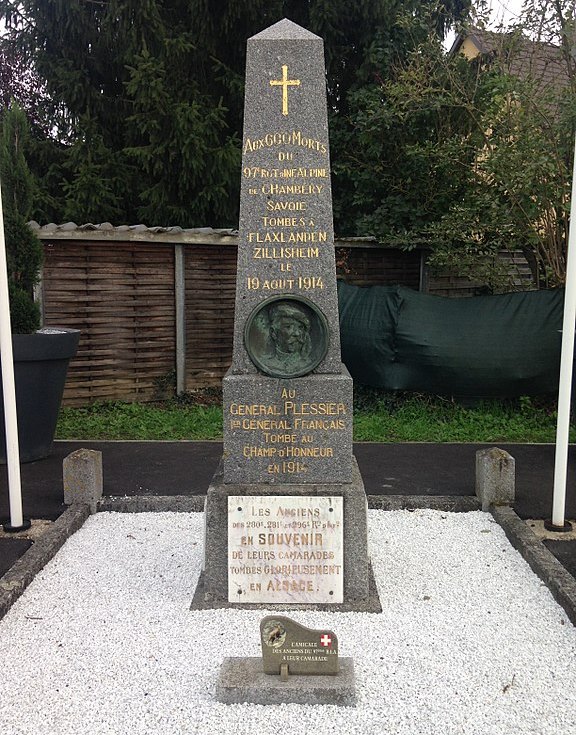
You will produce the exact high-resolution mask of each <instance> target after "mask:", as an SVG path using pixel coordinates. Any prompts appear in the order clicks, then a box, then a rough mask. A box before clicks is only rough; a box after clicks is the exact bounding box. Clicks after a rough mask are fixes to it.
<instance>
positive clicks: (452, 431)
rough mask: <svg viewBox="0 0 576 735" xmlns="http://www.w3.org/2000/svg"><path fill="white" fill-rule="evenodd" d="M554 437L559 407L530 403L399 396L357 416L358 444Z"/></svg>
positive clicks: (573, 433) (549, 439) (544, 439)
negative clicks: (471, 402)
mask: <svg viewBox="0 0 576 735" xmlns="http://www.w3.org/2000/svg"><path fill="white" fill-rule="evenodd" d="M555 437H556V411H555V407H554V406H553V405H552V404H550V403H541V404H538V403H535V402H532V401H531V400H530V399H527V398H523V399H520V400H517V401H482V402H480V403H478V404H476V405H472V406H466V405H462V404H459V403H456V402H454V401H450V400H447V399H442V398H437V397H429V396H421V395H411V396H407V397H402V396H398V397H396V398H394V397H392V398H388V399H386V398H384V399H380V400H379V401H376V403H375V404H374V405H372V406H370V407H367V408H360V409H359V410H358V411H357V412H356V413H355V416H354V439H355V440H356V441H382V442H554V441H555ZM575 440H576V430H575V429H574V428H573V429H572V431H571V441H575Z"/></svg>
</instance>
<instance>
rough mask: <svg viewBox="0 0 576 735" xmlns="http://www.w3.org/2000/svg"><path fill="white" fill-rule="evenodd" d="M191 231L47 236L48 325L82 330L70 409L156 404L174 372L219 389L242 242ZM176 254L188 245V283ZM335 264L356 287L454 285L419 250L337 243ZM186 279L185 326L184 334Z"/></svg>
mask: <svg viewBox="0 0 576 735" xmlns="http://www.w3.org/2000/svg"><path fill="white" fill-rule="evenodd" d="M74 227H75V226H74ZM126 230H130V231H129V232H126ZM135 230H136V231H135ZM190 232H193V233H196V232H197V231H182V230H180V231H179V233H180V234H178V233H176V234H174V235H171V234H170V231H168V233H167V232H166V231H165V230H159V231H154V230H148V229H147V228H124V229H123V230H122V229H121V228H117V229H114V228H111V226H110V227H109V228H107V230H106V231H101V230H99V229H97V231H96V232H94V231H93V230H88V231H81V228H76V229H73V228H68V229H66V230H65V231H59V229H58V228H56V231H55V230H54V229H52V230H51V231H50V232H43V231H40V233H39V234H40V237H41V239H42V240H43V242H44V249H45V255H46V257H45V264H44V272H43V282H42V294H43V295H42V302H43V311H44V323H45V324H46V325H47V326H66V327H74V328H76V329H79V330H80V331H81V338H80V346H79V350H78V354H77V356H76V357H75V358H74V359H73V360H72V361H71V363H70V368H69V373H68V379H67V383H66V389H65V393H64V402H65V404H66V405H75V406H82V405H89V404H91V403H94V402H96V401H110V400H123V401H150V400H154V399H155V398H156V397H160V396H161V395H162V394H163V393H166V390H167V389H168V392H170V390H171V388H172V387H173V386H174V385H175V384H176V368H177V367H178V368H179V370H180V373H179V379H178V383H179V385H180V386H181V387H182V386H183V387H184V389H185V390H194V389H198V388H205V387H209V386H218V385H220V383H221V380H222V377H223V376H224V374H225V372H226V370H227V369H228V367H229V365H230V363H231V359H232V337H233V328H234V295H235V284H236V255H237V247H236V241H237V238H236V236H235V235H234V234H233V233H230V232H227V231H207V232H208V234H203V233H204V232H205V231H198V232H199V234H193V235H190V234H186V233H190ZM210 233H212V234H210ZM176 248H183V258H184V269H183V270H184V277H183V278H182V279H181V278H179V277H177V275H176V270H175V265H176V261H177V258H176V257H175V249H176ZM336 260H337V264H338V271H339V275H340V276H341V277H344V278H345V280H346V281H347V282H348V283H352V284H355V285H358V286H368V285H394V284H400V285H403V286H408V287H410V288H413V289H415V290H428V291H430V292H432V293H434V292H435V293H439V292H442V291H443V290H444V288H445V287H446V286H448V288H450V284H446V282H445V281H442V280H438V279H436V280H435V281H434V282H428V281H427V278H426V269H425V267H424V257H423V254H422V252H421V251H418V250H414V251H412V252H403V251H400V250H393V249H387V248H382V247H380V246H378V245H376V244H375V243H373V242H370V241H367V240H366V239H358V240H355V241H352V240H348V241H339V242H337V245H336ZM180 262H181V258H180ZM180 283H182V284H183V285H182V289H183V291H184V293H183V294H181V298H180V302H179V303H182V301H183V302H184V309H183V320H184V324H183V325H182V328H181V329H179V330H177V325H176V319H177V309H176V301H177V299H176V289H177V288H180V286H179V285H178V284H180ZM464 285H465V284H460V283H458V284H457V286H464ZM452 286H453V287H454V284H452ZM468 286H469V287H470V284H469V283H468ZM456 290H458V288H456ZM461 290H462V291H464V289H463V288H462V289H461ZM178 313H179V312H178ZM177 334H181V335H183V337H177ZM182 342H183V343H184V344H182ZM177 353H178V354H180V355H183V356H184V359H183V360H181V359H180V360H177V358H176V355H177Z"/></svg>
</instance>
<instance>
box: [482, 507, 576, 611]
mask: <svg viewBox="0 0 576 735" xmlns="http://www.w3.org/2000/svg"><path fill="white" fill-rule="evenodd" d="M491 513H492V516H493V517H494V520H495V521H496V522H497V523H498V524H499V525H500V526H501V527H502V528H503V529H504V533H505V534H506V536H507V538H508V540H509V541H510V543H511V544H512V546H513V547H514V548H515V549H516V550H517V551H519V552H520V554H521V555H522V556H523V557H524V559H525V560H526V561H527V562H528V564H529V565H530V568H531V569H532V571H533V572H534V573H535V574H536V575H537V576H538V577H540V579H541V580H542V581H543V582H544V584H545V585H546V586H547V587H548V589H549V590H550V592H551V593H552V596H553V597H554V599H555V600H556V602H557V603H558V604H559V605H561V606H562V607H563V608H564V611H565V612H566V615H567V616H568V618H569V620H570V621H571V622H572V624H573V625H576V580H575V579H574V577H573V576H572V575H571V574H570V572H568V571H567V570H566V569H565V568H564V567H563V566H562V564H561V563H560V562H559V561H558V559H556V557H555V556H554V555H553V554H552V552H550V551H548V549H547V548H546V546H544V544H543V543H542V541H541V540H540V539H539V538H538V537H537V536H536V535H535V534H534V533H533V532H532V531H531V530H530V528H529V527H528V526H527V525H526V523H525V522H524V521H523V520H522V519H521V518H519V517H518V516H517V515H516V513H515V512H514V510H513V509H512V508H507V507H504V506H502V507H495V508H491Z"/></svg>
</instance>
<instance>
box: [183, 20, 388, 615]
mask: <svg viewBox="0 0 576 735" xmlns="http://www.w3.org/2000/svg"><path fill="white" fill-rule="evenodd" d="M242 153H243V155H242V188H241V202H240V237H239V250H238V274H237V287H236V312H235V328H234V351H233V362H232V366H231V368H230V370H229V371H228V373H227V375H226V376H225V378H224V383H223V388H224V456H223V461H222V463H221V466H220V468H219V470H218V472H217V473H216V476H215V477H214V480H213V482H212V485H211V486H210V488H209V491H208V495H207V501H206V534H205V565H204V572H203V575H202V578H201V581H200V583H199V587H198V590H197V593H196V596H195V598H194V603H193V607H211V606H214V607H216V606H227V605H235V606H259V607H267V608H269V607H270V606H276V605H280V606H290V607H295V606H303V607H308V606H315V607H318V606H327V607H330V608H331V609H341V610H344V609H375V605H374V601H373V600H372V601H371V598H370V589H369V588H370V585H369V562H368V553H367V530H366V498H365V493H364V488H363V484H362V480H361V478H360V475H359V472H358V469H357V465H356V462H355V460H354V458H353V455H352V379H351V378H350V375H349V374H348V372H347V370H346V368H345V367H344V366H343V364H342V361H341V357H340V333H339V322H338V300H337V291H336V274H335V259H334V234H333V223H332V198H331V187H330V158H329V145H328V122H327V111H326V81H325V70H324V53H323V42H322V39H321V38H319V37H318V36H316V35H314V34H312V33H310V32H309V31H307V30H305V29H304V28H301V27H300V26H297V25H295V24H294V23H292V22H291V21H289V20H282V21H280V22H279V23H276V24H275V25H273V26H271V27H270V28H268V29H266V30H265V31H263V32H262V33H259V34H258V35H256V36H253V37H252V38H250V39H249V40H248V53H247V66H246V97H245V110H244V135H243V142H242Z"/></svg>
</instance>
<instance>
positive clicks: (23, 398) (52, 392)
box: [0, 327, 80, 464]
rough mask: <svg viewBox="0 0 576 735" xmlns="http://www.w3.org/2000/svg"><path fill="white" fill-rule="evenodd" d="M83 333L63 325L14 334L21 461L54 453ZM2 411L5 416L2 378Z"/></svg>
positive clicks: (2, 450) (1, 436) (0, 425)
mask: <svg viewBox="0 0 576 735" xmlns="http://www.w3.org/2000/svg"><path fill="white" fill-rule="evenodd" d="M79 339H80V332H79V331H78V330H77V329H63V328H60V327H55V328H45V329H41V330H40V331H38V332H36V333H35V334H14V335H12V349H13V351H14V379H15V382H16V411H17V414H18V439H19V444H20V461H21V462H34V461H35V460H37V459H42V458H43V457H47V456H48V455H49V454H50V451H51V448H52V442H53V440H54V433H55V431H56V422H57V420H58V412H59V411H60V403H61V401H62V394H63V393H64V383H65V382H66V373H67V371H68V362H69V361H70V358H71V357H74V355H75V354H76V350H77V348H78V340H79ZM0 411H2V414H1V415H2V416H3V415H4V404H3V396H2V384H1V381H0ZM0 463H3V464H6V435H5V431H4V420H3V419H2V421H1V422H0Z"/></svg>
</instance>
